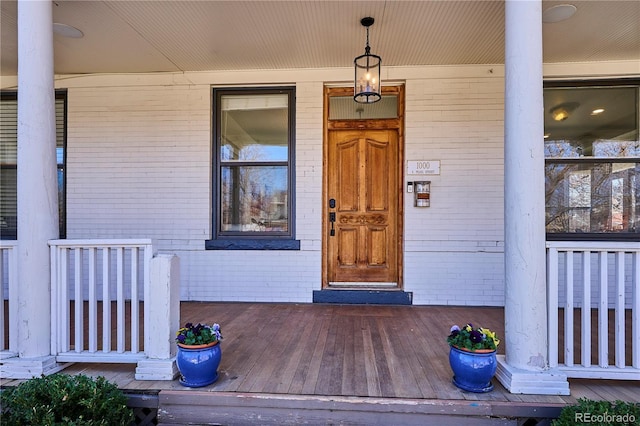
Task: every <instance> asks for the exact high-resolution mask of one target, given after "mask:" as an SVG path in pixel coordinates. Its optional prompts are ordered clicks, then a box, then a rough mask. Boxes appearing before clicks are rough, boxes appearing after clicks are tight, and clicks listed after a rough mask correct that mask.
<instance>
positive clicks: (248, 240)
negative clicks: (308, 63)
mask: <svg viewBox="0 0 640 426" xmlns="http://www.w3.org/2000/svg"><path fill="white" fill-rule="evenodd" d="M246 94H287V95H288V114H289V128H288V135H287V136H288V150H287V152H288V161H286V162H285V161H273V162H260V161H251V162H246V161H234V162H233V164H234V165H237V166H242V165H246V166H260V165H275V166H282V165H286V166H287V179H288V184H289V206H288V212H287V213H288V217H289V230H288V232H286V233H282V232H273V233H268V234H265V233H258V232H255V233H254V232H243V233H234V232H225V233H221V232H220V214H219V212H220V209H221V206H220V191H221V188H220V185H221V181H220V175H221V168H222V165H223V162H222V161H220V156H219V149H220V146H219V142H220V129H221V126H220V114H219V113H218V112H219V105H220V102H221V98H222V96H224V95H246ZM211 97H212V118H211V119H212V122H211V125H212V135H213V137H212V140H211V157H212V158H211V164H212V170H213V173H212V174H213V176H212V185H211V199H212V207H213V208H212V212H211V227H212V238H211V239H210V240H205V249H206V250H300V241H299V240H296V239H295V235H296V233H295V223H296V220H295V211H296V209H295V195H296V185H295V158H296V157H295V146H296V141H295V136H296V130H295V116H296V87H295V86H265V87H236V88H225V87H214V88H213V89H212V91H211Z"/></svg>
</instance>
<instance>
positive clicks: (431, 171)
mask: <svg viewBox="0 0 640 426" xmlns="http://www.w3.org/2000/svg"><path fill="white" fill-rule="evenodd" d="M407 174H408V175H439V174H440V160H429V161H426V160H421V161H407Z"/></svg>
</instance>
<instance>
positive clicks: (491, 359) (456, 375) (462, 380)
mask: <svg viewBox="0 0 640 426" xmlns="http://www.w3.org/2000/svg"><path fill="white" fill-rule="evenodd" d="M449 364H450V365H451V370H452V371H453V384H454V385H456V386H457V387H459V388H460V389H462V390H466V391H469V392H476V393H483V392H490V391H492V390H493V384H491V379H492V378H493V376H494V375H495V374H496V368H497V366H498V363H497V361H496V351H493V352H487V353H479V352H467V351H462V350H460V349H458V348H455V347H453V346H451V349H450V351H449Z"/></svg>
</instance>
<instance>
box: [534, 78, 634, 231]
mask: <svg viewBox="0 0 640 426" xmlns="http://www.w3.org/2000/svg"><path fill="white" fill-rule="evenodd" d="M543 86H544V88H545V89H553V88H565V87H566V88H576V89H580V88H590V87H624V86H628V87H639V86H640V78H619V79H609V78H607V79H588V80H552V81H545V82H544V85H543ZM638 90H640V88H639V89H638ZM639 107H640V106H639ZM638 161H640V159H639V158H637V157H628V158H618V157H616V158H602V157H582V158H573V157H570V158H557V157H549V158H545V164H552V163H564V164H581V163H637V162H638ZM545 209H546V204H545ZM546 239H547V240H548V241H622V242H625V241H638V239H640V231H638V232H619V233H616V232H609V233H597V232H547V233H546Z"/></svg>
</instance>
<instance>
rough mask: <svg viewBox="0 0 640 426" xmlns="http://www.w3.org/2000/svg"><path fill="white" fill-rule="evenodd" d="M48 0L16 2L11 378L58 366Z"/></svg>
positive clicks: (56, 231)
mask: <svg viewBox="0 0 640 426" xmlns="http://www.w3.org/2000/svg"><path fill="white" fill-rule="evenodd" d="M53 79H54V76H53V21H52V3H51V1H50V0H36V1H33V0H19V1H18V171H17V174H18V262H17V264H18V355H19V358H20V359H19V360H18V362H17V363H16V364H13V365H9V366H8V367H9V369H10V370H13V374H12V373H9V375H12V376H13V377H17V376H23V377H31V376H39V375H40V374H43V373H44V374H47V373H50V372H53V371H56V370H57V367H56V365H55V361H54V357H52V356H51V327H50V321H51V315H50V312H51V299H50V295H51V273H50V260H49V247H48V245H47V242H48V241H49V240H50V239H55V238H58V235H59V228H58V227H59V224H58V183H57V182H58V180H57V170H56V123H55V93H54V84H53Z"/></svg>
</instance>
